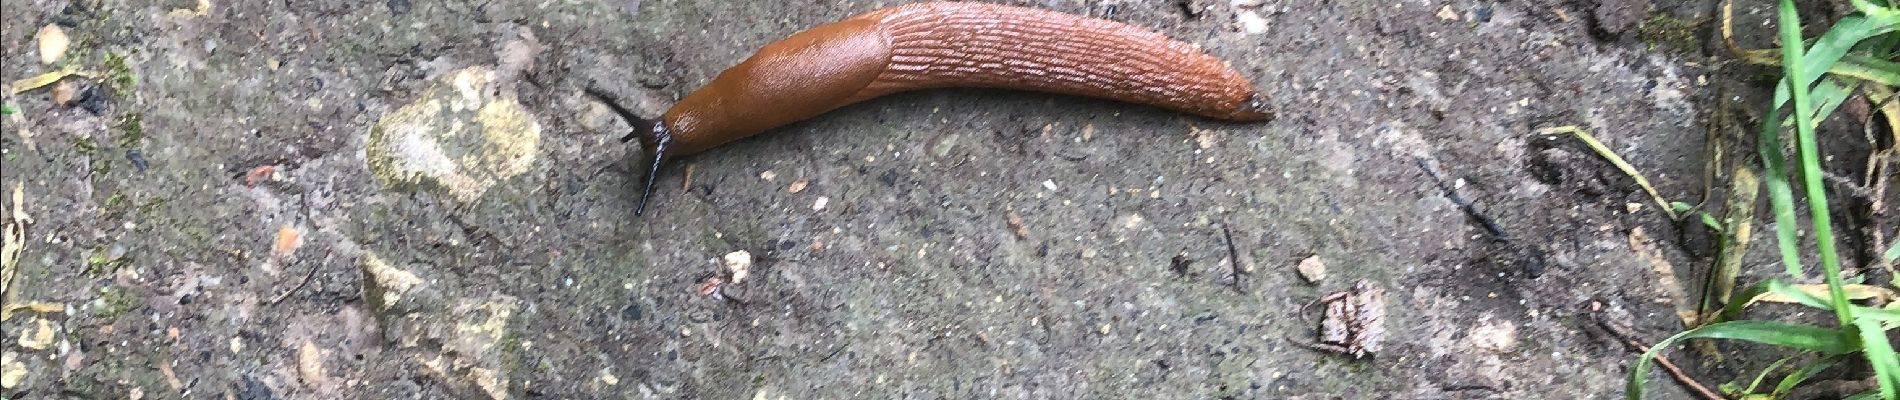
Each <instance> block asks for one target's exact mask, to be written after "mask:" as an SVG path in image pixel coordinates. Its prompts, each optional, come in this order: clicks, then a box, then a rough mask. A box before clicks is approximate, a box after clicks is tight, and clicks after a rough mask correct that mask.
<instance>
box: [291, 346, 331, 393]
mask: <svg viewBox="0 0 1900 400" xmlns="http://www.w3.org/2000/svg"><path fill="white" fill-rule="evenodd" d="M297 375H298V377H299V378H302V379H303V383H304V384H305V385H310V386H311V387H322V386H323V384H324V383H326V382H329V381H330V373H329V372H327V371H325V370H324V368H323V350H322V349H318V348H317V345H316V344H315V343H311V342H310V339H304V341H303V344H302V345H300V346H297Z"/></svg>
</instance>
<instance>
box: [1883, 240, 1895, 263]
mask: <svg viewBox="0 0 1900 400" xmlns="http://www.w3.org/2000/svg"><path fill="white" fill-rule="evenodd" d="M1880 258H1885V259H1887V262H1894V261H1895V260H1900V241H1895V242H1894V243H1893V245H1892V246H1887V255H1884V256H1880Z"/></svg>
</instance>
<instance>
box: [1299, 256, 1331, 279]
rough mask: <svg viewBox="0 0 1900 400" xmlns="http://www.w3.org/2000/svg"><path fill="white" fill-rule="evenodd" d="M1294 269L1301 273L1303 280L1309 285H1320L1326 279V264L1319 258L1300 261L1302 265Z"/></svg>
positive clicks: (1314, 257) (1313, 257)
mask: <svg viewBox="0 0 1900 400" xmlns="http://www.w3.org/2000/svg"><path fill="white" fill-rule="evenodd" d="M1294 269H1295V270H1297V271H1299V272H1300V278H1301V279H1306V281H1307V282H1309V283H1319V281H1321V280H1325V279H1326V263H1325V262H1323V261H1320V259H1319V256H1312V257H1307V258H1306V259H1304V260H1300V265H1299V266H1297V267H1294Z"/></svg>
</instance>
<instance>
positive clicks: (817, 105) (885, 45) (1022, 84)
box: [595, 2, 1273, 214]
mask: <svg viewBox="0 0 1900 400" xmlns="http://www.w3.org/2000/svg"><path fill="white" fill-rule="evenodd" d="M948 87H978V88H1000V89H1018V90H1030V91H1039V92H1049V93H1058V94H1067V95H1077V96H1088V97H1097V98H1105V99H1112V100H1119V101H1125V102H1130V103H1137V104H1144V105H1150V106H1155V107H1160V108H1166V109H1172V110H1177V111H1181V112H1186V113H1191V114H1197V115H1202V116H1206V117H1211V118H1217V119H1224V120H1231V121H1265V120H1270V119H1272V118H1273V113H1272V112H1271V111H1269V110H1268V109H1267V106H1266V98H1265V97H1264V96H1262V95H1261V94H1260V93H1259V92H1257V91H1255V90H1254V88H1253V84H1252V83H1251V82H1249V81H1248V80H1247V79H1246V78H1245V77H1242V76H1241V75H1240V74H1239V73H1238V72H1235V71H1234V70H1233V69H1232V68H1230V67H1228V66H1227V64H1226V63H1224V62H1222V61H1221V60H1220V59H1217V58H1214V57H1212V56H1209V55H1207V54H1206V53H1203V52H1201V51H1200V50H1199V49H1197V48H1195V47H1194V46H1193V45H1189V44H1187V43H1183V42H1180V41H1176V40H1173V39H1170V38H1168V37H1167V36H1164V35H1162V34H1160V33H1156V32H1154V31H1151V30H1147V29H1143V28H1140V27H1135V26H1132V25H1128V24H1123V23H1120V22H1115V21H1109V20H1104V19H1097V18H1089V17H1083V16H1077V15H1070V14H1064V13H1060V12H1055V11H1048V10H1040V9H1033V8H1024V7H1012V6H1003V5H994V4H983V3H957V2H928V3H918V4H910V5H903V6H895V7H890V8H884V9H880V10H876V11H872V12H869V13H865V14H862V15H858V16H856V17H852V18H849V19H845V20H842V21H838V22H833V23H829V24H824V25H819V26H817V27H813V28H811V29H808V30H805V31H803V32H799V33H797V34H794V35H792V36H791V37H787V38H785V39H784V40H780V41H778V42H775V43H772V44H769V45H766V46H765V47H764V48H761V49H759V51H758V52H757V53H755V54H753V55H752V57H750V58H747V59H746V60H745V61H744V62H741V63H739V65H736V66H733V67H732V68H729V69H726V70H725V71H724V72H721V73H720V74H719V76H718V77H715V78H713V80H712V82H710V83H708V84H706V86H705V87H703V88H701V89H699V90H697V91H694V92H693V93H692V94H690V95H687V96H686V98H684V99H682V100H680V101H679V103H677V104H674V105H673V107H672V108H670V109H668V110H667V112H666V114H665V115H664V116H662V117H661V118H659V119H658V120H643V119H640V118H638V117H637V116H635V115H634V114H633V113H631V112H629V111H627V110H625V109H623V108H620V107H619V106H618V105H615V104H614V102H613V101H611V99H609V98H606V97H605V96H604V95H601V94H598V93H595V95H596V96H597V97H603V98H602V100H603V101H605V102H606V103H607V104H609V105H610V106H612V107H613V108H614V110H615V111H616V112H618V113H620V114H621V115H622V116H623V117H625V118H627V119H629V120H630V121H636V122H637V123H636V124H635V125H636V129H638V131H636V132H635V135H638V136H639V137H640V138H641V142H642V145H643V146H644V147H645V148H646V150H647V153H648V158H649V161H651V167H650V169H649V171H648V175H647V179H646V181H647V182H646V186H647V188H646V193H645V194H643V195H642V198H641V205H640V208H641V209H644V208H645V204H646V197H647V196H651V192H652V187H653V181H654V179H655V176H656V175H658V172H659V168H660V166H661V164H662V163H663V162H664V161H665V159H666V158H669V157H672V156H676V155H685V154H693V153H698V152H701V151H705V150H707V149H711V148H714V147H717V146H719V145H722V144H726V143H729V142H732V141H734V140H738V139H741V138H745V137H748V136H752V135H756V134H759V133H761V132H764V131H766V130H769V129H772V128H775V127H778V126H781V125H785V124H789V123H792V122H797V121H800V120H804V119H807V118H811V117H814V116H817V115H819V114H823V113H825V112H828V111H831V110H834V109H837V108H839V107H843V106H846V105H850V104H852V103H856V102H860V101H864V100H868V99H872V98H876V97H879V96H884V95H887V94H892V93H898V92H905V91H911V90H920V89H932V88H948ZM630 137H631V136H630ZM637 213H639V210H636V214H637Z"/></svg>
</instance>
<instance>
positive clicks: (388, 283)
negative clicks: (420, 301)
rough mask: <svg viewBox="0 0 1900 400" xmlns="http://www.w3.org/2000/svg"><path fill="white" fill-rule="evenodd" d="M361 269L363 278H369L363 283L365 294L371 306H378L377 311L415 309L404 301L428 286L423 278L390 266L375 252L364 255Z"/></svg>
mask: <svg viewBox="0 0 1900 400" xmlns="http://www.w3.org/2000/svg"><path fill="white" fill-rule="evenodd" d="M361 267H362V269H363V276H364V277H367V278H369V279H365V280H364V282H363V283H364V284H365V287H364V288H363V292H364V293H365V294H367V298H368V299H369V301H370V304H372V305H374V306H376V311H379V312H380V311H399V312H406V311H413V310H414V309H415V307H410V306H408V303H405V302H404V301H403V300H404V299H406V298H409V297H413V296H412V295H413V294H416V293H418V292H419V291H420V290H421V288H422V287H423V286H425V285H426V284H427V282H425V281H423V280H422V277H420V276H416V274H415V273H412V272H409V271H405V270H402V269H400V268H396V267H394V266H391V265H389V263H388V262H385V261H383V259H382V257H379V256H377V255H376V253H374V252H368V253H364V254H363V261H362V266H361ZM411 303H413V301H411Z"/></svg>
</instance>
